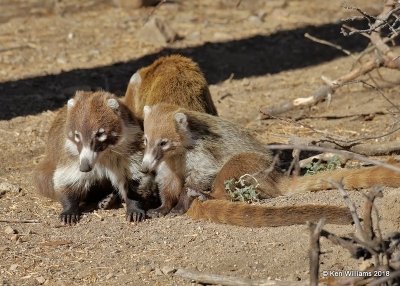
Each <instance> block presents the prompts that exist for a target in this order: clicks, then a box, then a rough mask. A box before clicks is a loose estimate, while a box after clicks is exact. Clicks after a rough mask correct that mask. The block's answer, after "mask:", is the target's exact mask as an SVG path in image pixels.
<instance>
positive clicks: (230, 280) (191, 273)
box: [174, 268, 309, 286]
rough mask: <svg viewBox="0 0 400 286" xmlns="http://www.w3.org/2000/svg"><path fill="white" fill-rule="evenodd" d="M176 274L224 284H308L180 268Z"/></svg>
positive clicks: (205, 281) (265, 285)
mask: <svg viewBox="0 0 400 286" xmlns="http://www.w3.org/2000/svg"><path fill="white" fill-rule="evenodd" d="M174 276H179V277H182V278H185V279H189V280H193V281H196V282H197V283H200V284H211V285H216V284H217V285H224V286H261V285H262V286H268V285H277V286H303V285H304V286H306V285H309V282H308V281H280V280H268V279H248V278H241V277H233V276H224V275H218V274H208V273H203V272H200V271H196V270H187V269H182V268H179V269H178V270H176V272H175V273H174Z"/></svg>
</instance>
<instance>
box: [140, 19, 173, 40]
mask: <svg viewBox="0 0 400 286" xmlns="http://www.w3.org/2000/svg"><path fill="white" fill-rule="evenodd" d="M138 37H139V40H140V41H143V42H147V43H151V44H154V45H165V44H167V43H172V42H174V41H176V40H177V39H178V34H177V33H176V32H175V31H174V30H172V28H171V27H170V26H169V25H168V24H167V23H166V22H164V21H162V20H161V19H159V18H156V17H154V18H152V19H151V20H150V21H148V22H147V23H146V24H145V25H144V26H143V27H142V28H141V29H140V30H139V31H138Z"/></svg>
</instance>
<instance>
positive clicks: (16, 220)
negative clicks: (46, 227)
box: [0, 219, 40, 223]
mask: <svg viewBox="0 0 400 286" xmlns="http://www.w3.org/2000/svg"><path fill="white" fill-rule="evenodd" d="M0 222H6V223H40V221H39V220H37V219H22V220H20V219H0Z"/></svg>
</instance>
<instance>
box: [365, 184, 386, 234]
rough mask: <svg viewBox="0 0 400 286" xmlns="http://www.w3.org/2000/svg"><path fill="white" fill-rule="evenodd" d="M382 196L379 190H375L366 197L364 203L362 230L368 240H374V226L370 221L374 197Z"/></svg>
mask: <svg viewBox="0 0 400 286" xmlns="http://www.w3.org/2000/svg"><path fill="white" fill-rule="evenodd" d="M382 196H383V195H382V190H381V189H375V190H373V191H372V192H370V193H368V194H367V195H366V197H367V200H366V201H365V205H364V212H363V221H364V230H365V232H366V234H367V236H368V238H369V239H370V240H373V239H374V238H375V232H374V225H373V221H372V209H373V205H374V201H375V199H376V197H382Z"/></svg>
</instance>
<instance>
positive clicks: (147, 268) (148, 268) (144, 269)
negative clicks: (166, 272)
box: [139, 265, 154, 273]
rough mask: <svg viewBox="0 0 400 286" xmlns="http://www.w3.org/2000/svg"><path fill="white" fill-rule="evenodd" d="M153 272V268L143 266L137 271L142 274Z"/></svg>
mask: <svg viewBox="0 0 400 286" xmlns="http://www.w3.org/2000/svg"><path fill="white" fill-rule="evenodd" d="M153 270H154V268H153V267H151V266H150V265H143V266H141V267H140V268H139V271H140V272H143V273H150V272H151V271H153Z"/></svg>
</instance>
